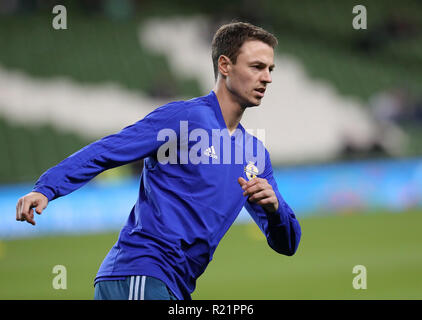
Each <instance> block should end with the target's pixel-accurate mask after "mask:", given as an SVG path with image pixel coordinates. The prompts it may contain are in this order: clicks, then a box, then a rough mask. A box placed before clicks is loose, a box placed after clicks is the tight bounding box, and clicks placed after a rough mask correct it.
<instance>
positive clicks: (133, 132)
mask: <svg viewBox="0 0 422 320" xmlns="http://www.w3.org/2000/svg"><path fill="white" fill-rule="evenodd" d="M180 110H181V108H178V107H177V105H171V104H168V105H166V106H162V107H160V108H157V109H155V110H154V111H153V112H151V113H150V114H149V115H147V116H146V117H145V118H143V119H142V120H139V121H138V122H136V123H134V124H132V125H130V126H127V127H126V128H124V129H122V130H121V131H120V132H118V133H116V134H112V135H109V136H106V137H104V138H102V139H100V140H97V141H95V142H93V143H91V144H89V145H87V146H86V147H84V148H82V149H81V150H79V151H77V152H76V153H74V154H72V155H71V156H69V157H68V158H66V159H64V160H63V161H61V162H60V163H59V164H57V165H56V166H54V167H52V168H50V169H49V170H47V171H46V172H44V173H43V175H41V177H40V178H39V179H38V181H37V182H36V183H35V186H34V188H33V190H32V191H36V192H40V193H42V194H44V195H45V196H46V197H47V198H48V200H49V201H51V200H53V199H56V198H58V197H61V196H65V195H67V194H69V193H71V192H73V191H75V190H76V189H78V188H81V187H82V186H83V185H85V184H86V183H87V182H88V181H90V180H91V179H93V178H94V177H95V176H96V175H98V174H99V173H101V172H103V171H105V170H107V169H111V168H114V167H117V166H121V165H125V164H127V163H130V162H133V161H136V160H139V159H142V158H145V157H147V156H150V155H153V154H155V152H156V150H157V149H158V148H159V146H160V145H161V144H162V143H163V142H162V141H161V142H160V141H158V140H157V134H158V130H160V129H162V128H172V127H175V126H176V124H177V123H178V121H176V120H177V115H178V114H179V113H180ZM175 130H177V128H175Z"/></svg>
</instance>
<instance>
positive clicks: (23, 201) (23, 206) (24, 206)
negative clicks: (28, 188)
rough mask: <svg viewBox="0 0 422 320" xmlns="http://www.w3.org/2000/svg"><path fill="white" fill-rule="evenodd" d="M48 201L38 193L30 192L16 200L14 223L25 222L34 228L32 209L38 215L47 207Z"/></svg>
mask: <svg viewBox="0 0 422 320" xmlns="http://www.w3.org/2000/svg"><path fill="white" fill-rule="evenodd" d="M47 204H48V199H47V197H46V196H45V195H43V194H42V193H39V192H30V193H28V194H27V195H25V196H23V197H22V198H20V199H19V200H18V203H17V204H16V221H27V222H28V223H30V224H32V225H33V226H35V220H34V209H33V208H35V211H36V212H37V213H38V214H41V213H42V211H43V210H44V209H45V208H46V207H47Z"/></svg>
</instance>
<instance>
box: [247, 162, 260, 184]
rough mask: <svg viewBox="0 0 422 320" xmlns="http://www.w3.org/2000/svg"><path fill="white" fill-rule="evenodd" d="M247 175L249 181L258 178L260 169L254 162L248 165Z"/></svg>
mask: <svg viewBox="0 0 422 320" xmlns="http://www.w3.org/2000/svg"><path fill="white" fill-rule="evenodd" d="M245 174H246V177H247V178H248V180H252V179H253V178H256V175H257V174H258V168H257V167H256V166H255V164H254V163H253V162H252V161H249V163H248V164H247V165H246V167H245Z"/></svg>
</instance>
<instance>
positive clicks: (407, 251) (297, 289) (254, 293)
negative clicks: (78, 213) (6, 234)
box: [0, 210, 422, 300]
mask: <svg viewBox="0 0 422 320" xmlns="http://www.w3.org/2000/svg"><path fill="white" fill-rule="evenodd" d="M300 222H301V225H302V231H303V237H302V242H301V244H300V247H299V250H298V252H297V253H296V255H294V256H292V257H287V256H282V255H279V254H277V253H275V252H273V251H272V250H271V249H270V248H269V247H268V246H267V244H266V241H265V239H264V238H263V236H262V234H261V233H260V231H259V229H258V228H257V227H256V226H255V225H254V224H246V225H234V226H233V227H232V228H231V229H230V230H229V232H228V233H227V234H226V236H225V237H224V238H223V240H222V242H221V244H220V246H219V247H218V248H217V251H216V252H215V255H214V259H213V261H212V262H211V263H210V265H209V266H208V269H207V270H206V272H205V273H204V274H203V275H202V276H201V277H200V278H199V280H198V282H197V290H196V291H195V292H194V294H193V295H192V297H193V299H196V300H201V299H268V300H281V299H342V300H343V299H421V298H422V292H421V290H420V288H421V287H422V252H421V250H420V247H421V245H422V236H421V235H420V232H419V226H420V225H422V214H421V212H418V211H416V210H414V211H409V212H405V213H400V214H392V213H378V214H365V215H363V214H355V215H348V216H326V217H312V218H306V219H303V220H300ZM117 236H118V234H117V233H108V234H97V235H80V236H57V237H43V238H33V239H20V240H12V241H3V242H1V243H0V299H92V298H93V294H94V289H93V279H94V277H95V274H96V272H97V269H98V267H99V265H100V264H101V262H102V260H103V258H104V256H105V255H106V253H107V252H108V250H109V249H110V247H111V246H112V245H113V243H114V242H115V241H116V240H117ZM55 265H64V266H65V267H66V270H67V289H66V290H55V289H53V286H52V282H53V278H54V277H55V276H56V274H53V267H54V266H55ZM355 265H364V266H365V267H366V269H367V289H366V290H355V289H353V287H352V281H353V278H354V277H355V276H356V274H353V273H352V270H353V267H354V266H355Z"/></svg>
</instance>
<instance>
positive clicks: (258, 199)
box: [237, 177, 278, 212]
mask: <svg viewBox="0 0 422 320" xmlns="http://www.w3.org/2000/svg"><path fill="white" fill-rule="evenodd" d="M237 182H239V184H240V186H241V187H242V189H243V191H244V192H243V195H244V196H249V198H248V201H250V202H255V203H257V204H259V205H260V206H262V207H263V208H264V210H266V211H267V212H275V211H277V210H278V199H277V196H276V195H275V192H274V190H273V187H272V186H271V185H270V184H269V183H268V181H267V180H266V179H262V178H253V179H252V180H250V181H246V180H245V179H243V178H242V177H239V179H237Z"/></svg>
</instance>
